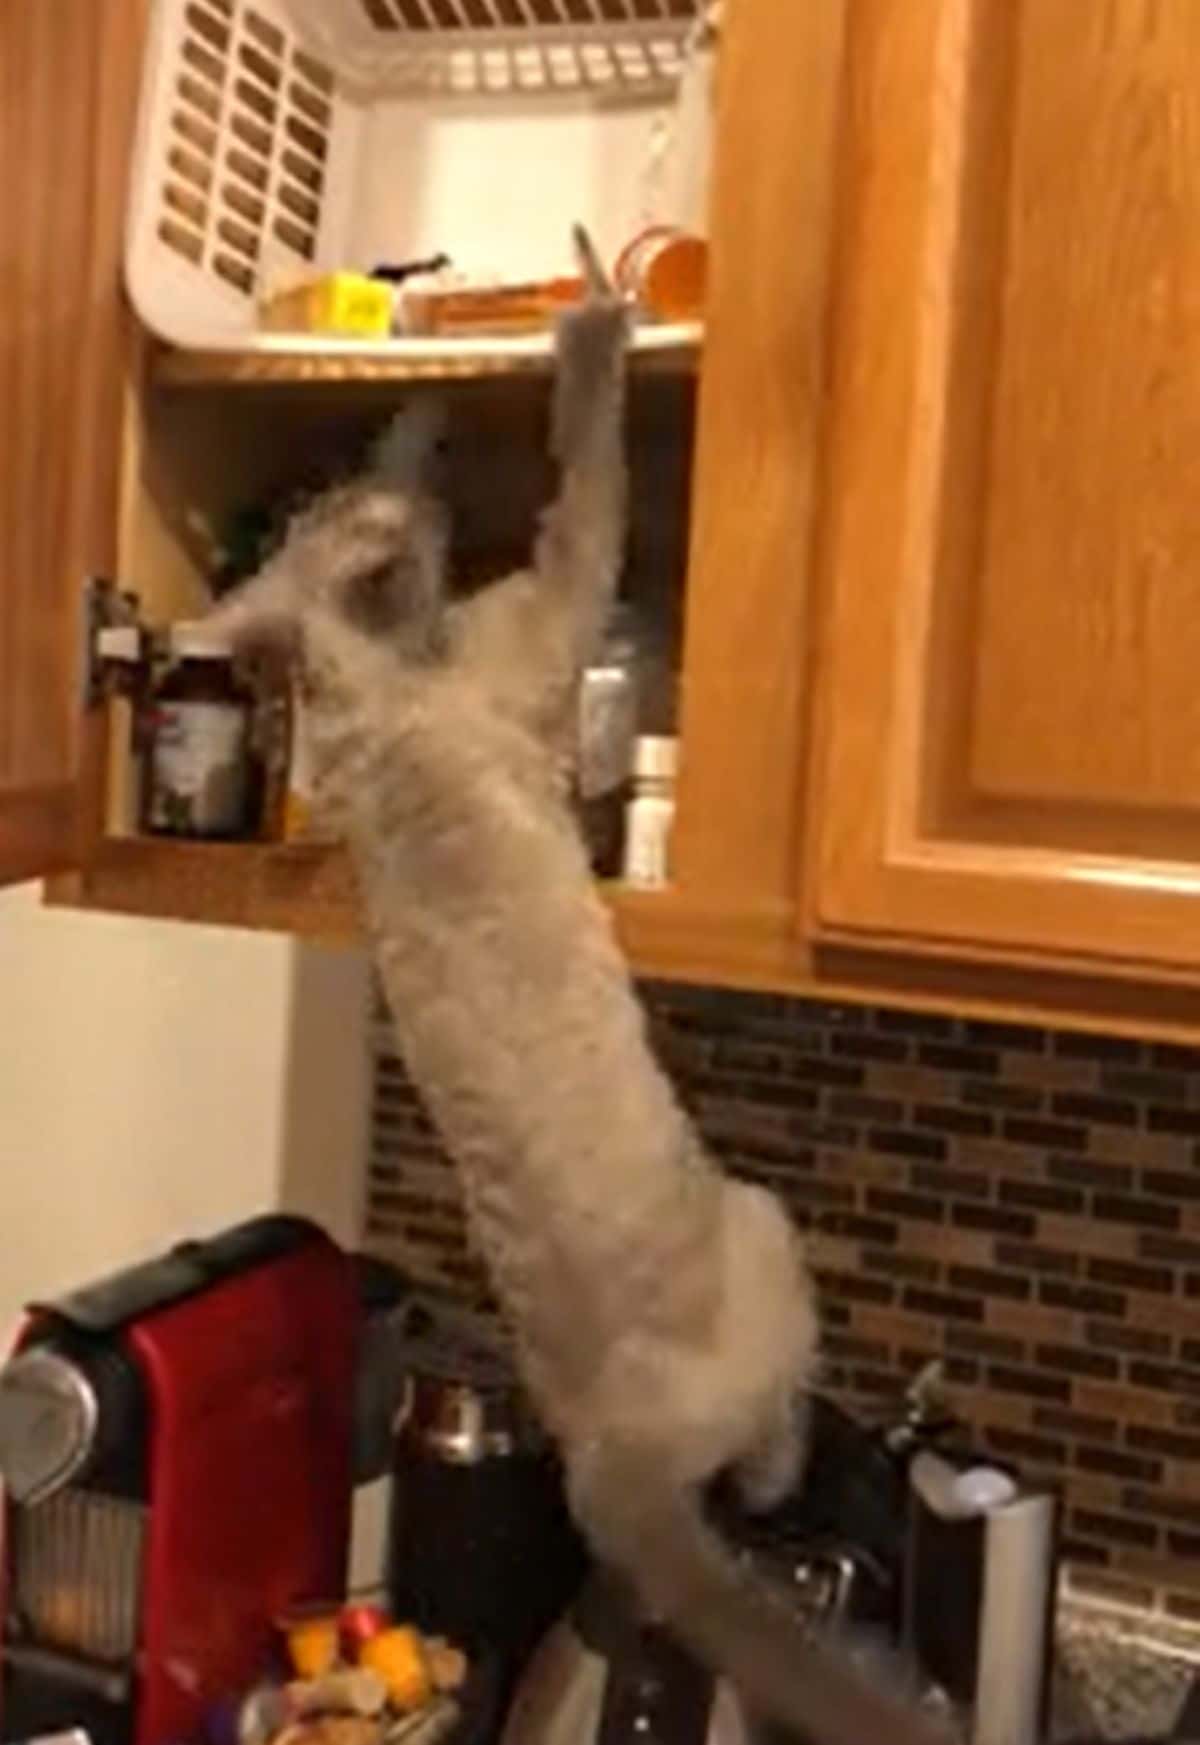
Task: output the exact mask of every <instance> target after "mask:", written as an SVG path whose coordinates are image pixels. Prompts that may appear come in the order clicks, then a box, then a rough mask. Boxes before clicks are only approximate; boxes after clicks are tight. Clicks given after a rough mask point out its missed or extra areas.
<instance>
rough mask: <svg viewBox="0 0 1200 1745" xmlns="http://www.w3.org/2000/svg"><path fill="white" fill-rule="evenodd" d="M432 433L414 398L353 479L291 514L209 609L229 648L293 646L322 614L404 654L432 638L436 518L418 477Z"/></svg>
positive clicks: (436, 609)
mask: <svg viewBox="0 0 1200 1745" xmlns="http://www.w3.org/2000/svg"><path fill="white" fill-rule="evenodd" d="M438 434H439V422H438V414H437V410H436V407H435V406H433V405H432V404H431V403H428V402H418V403H416V404H414V405H413V406H412V407H410V408H408V409H407V410H406V411H404V412H402V413H400V414H399V415H398V416H397V417H396V418H395V419H394V420H393V421H392V423H391V424H390V425H389V426H388V428H387V430H386V431H385V432H384V434H383V436H382V438H381V439H380V441H379V442H378V443H377V444H376V446H375V448H374V450H373V451H372V454H371V456H370V459H369V462H368V465H367V467H366V468H365V469H364V471H363V472H362V473H361V474H360V475H359V476H358V477H357V478H355V479H354V480H352V481H351V482H350V483H349V484H344V485H339V486H337V487H335V488H334V489H331V490H330V491H328V492H326V493H325V494H324V495H323V496H321V497H318V498H317V499H316V501H315V502H314V503H312V504H311V505H310V506H309V507H308V508H306V509H305V510H304V511H303V512H302V513H301V514H299V515H298V516H297V517H296V518H295V520H294V521H293V522H292V524H291V526H290V527H289V529H288V532H287V535H286V537H285V539H284V542H283V544H282V546H281V547H280V549H279V551H278V552H276V553H275V555H274V556H273V557H271V558H270V559H269V560H268V562H267V563H266V564H265V565H264V566H263V568H262V569H261V570H260V571H259V573H258V574H257V575H256V576H254V577H253V578H252V579H251V580H250V581H248V582H246V583H245V584H244V585H243V586H242V587H240V588H239V589H238V590H237V591H236V592H235V593H234V594H231V595H230V596H229V598H228V599H227V600H225V601H223V602H222V604H221V605H220V606H219V607H218V608H217V611H216V613H215V615H214V616H215V621H216V623H217V624H218V625H219V626H220V628H221V629H222V630H223V631H224V632H225V633H226V634H227V635H228V636H229V638H230V639H231V641H232V642H233V643H234V644H235V646H237V647H240V648H254V647H258V648H264V647H273V648H282V649H284V650H286V651H288V652H289V653H296V652H300V651H301V650H302V649H303V648H304V646H305V643H306V640H307V637H306V632H307V631H310V630H311V629H313V628H314V626H316V625H317V624H319V623H322V622H326V623H327V622H329V620H330V619H333V620H335V621H337V622H339V623H340V624H342V625H344V626H348V627H350V628H352V629H354V630H356V631H358V632H360V633H361V634H362V635H363V636H365V637H367V638H370V639H372V640H379V641H386V642H389V643H395V644H396V645H397V646H403V647H404V648H405V649H406V650H409V651H410V652H414V653H416V652H419V651H420V650H421V649H422V648H423V647H426V646H428V647H430V648H432V647H433V646H434V645H435V644H436V641H437V636H438V630H439V626H440V622H441V612H442V584H443V580H444V571H445V562H446V525H445V515H444V511H443V510H442V508H441V506H440V504H439V503H438V502H437V500H436V499H435V498H434V497H433V496H432V495H431V494H430V492H429V490H428V488H427V483H426V478H427V471H428V463H429V458H430V455H431V453H432V449H433V445H434V442H435V440H436V437H437V435H438Z"/></svg>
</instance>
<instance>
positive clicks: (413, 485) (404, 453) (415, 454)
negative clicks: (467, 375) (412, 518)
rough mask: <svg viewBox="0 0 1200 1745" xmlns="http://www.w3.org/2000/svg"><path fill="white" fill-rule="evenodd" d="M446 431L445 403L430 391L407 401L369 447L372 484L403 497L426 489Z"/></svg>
mask: <svg viewBox="0 0 1200 1745" xmlns="http://www.w3.org/2000/svg"><path fill="white" fill-rule="evenodd" d="M445 433H446V406H445V402H444V401H443V400H442V399H440V398H435V397H434V396H433V395H432V394H425V395H421V396H420V397H418V398H416V399H413V400H410V401H409V403H408V405H407V406H405V407H404V408H403V409H402V410H401V411H400V412H397V414H396V416H395V417H394V418H393V419H392V421H391V423H390V424H389V425H388V426H387V428H386V430H384V432H383V434H382V435H381V436H380V437H379V439H378V441H377V442H376V443H375V446H374V448H373V449H372V450H371V455H370V460H369V463H368V470H369V472H370V474H371V478H372V481H373V482H374V483H377V484H380V485H383V486H384V487H385V488H386V489H387V490H390V491H396V492H399V493H401V494H403V495H405V496H415V495H420V494H423V493H425V492H427V491H429V490H430V489H431V488H432V485H433V479H432V470H433V461H434V455H435V453H436V451H437V447H438V444H439V443H440V442H441V441H442V439H443V437H444V436H445Z"/></svg>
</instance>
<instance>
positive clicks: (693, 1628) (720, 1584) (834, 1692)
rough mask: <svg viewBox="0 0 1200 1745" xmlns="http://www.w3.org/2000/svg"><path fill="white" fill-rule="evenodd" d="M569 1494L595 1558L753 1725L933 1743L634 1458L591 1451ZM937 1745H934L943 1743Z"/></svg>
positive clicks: (913, 1717) (893, 1744) (909, 1714)
mask: <svg viewBox="0 0 1200 1745" xmlns="http://www.w3.org/2000/svg"><path fill="white" fill-rule="evenodd" d="M587 1468H588V1470H587V1474H586V1479H585V1481H584V1483H583V1484H582V1486H580V1487H577V1490H576V1507H577V1511H578V1513H579V1515H580V1519H581V1522H582V1524H583V1526H584V1528H585V1530H586V1531H587V1532H588V1535H589V1537H590V1538H591V1539H592V1541H593V1545H594V1548H595V1549H596V1551H597V1552H598V1554H599V1555H600V1556H601V1557H602V1558H604V1559H605V1560H607V1561H609V1562H610V1563H612V1564H614V1565H615V1566H617V1567H618V1568H620V1569H621V1570H622V1572H623V1573H624V1574H625V1575H626V1576H628V1577H629V1578H630V1579H631V1580H632V1582H633V1584H634V1586H635V1587H636V1589H637V1591H638V1593H639V1596H640V1598H641V1600H642V1603H643V1604H644V1605H645V1606H647V1608H648V1609H649V1610H650V1611H651V1612H652V1613H653V1614H654V1615H655V1616H656V1617H658V1618H659V1619H661V1620H662V1621H663V1622H664V1623H666V1624H667V1625H668V1626H669V1627H670V1628H671V1629H672V1631H673V1632H674V1633H675V1635H676V1636H678V1638H679V1640H680V1641H681V1642H682V1643H683V1644H684V1645H685V1647H687V1648H689V1649H690V1650H691V1651H692V1653H693V1654H695V1655H696V1656H697V1658H698V1659H700V1660H701V1661H703V1662H704V1663H705V1664H706V1665H708V1666H710V1667H713V1668H715V1669H716V1670H718V1671H720V1672H723V1673H725V1674H726V1675H727V1676H728V1677H729V1678H730V1679H732V1681H733V1682H734V1684H736V1685H737V1686H738V1688H739V1689H740V1691H741V1692H742V1694H743V1697H744V1698H745V1699H746V1701H747V1704H748V1706H749V1707H750V1708H752V1709H753V1710H755V1711H756V1712H757V1713H758V1714H759V1715H760V1716H761V1717H762V1718H763V1719H765V1720H769V1721H772V1722H774V1723H775V1724H776V1725H778V1726H780V1727H782V1728H784V1729H786V1730H788V1731H790V1732H791V1733H794V1734H796V1735H797V1736H798V1737H800V1738H802V1739H805V1740H808V1741H810V1742H811V1745H873V1742H877V1741H879V1740H885V1739H886V1741H887V1745H934V1742H935V1740H937V1739H939V1737H940V1736H939V1735H937V1734H935V1732H934V1730H933V1728H932V1727H931V1726H930V1725H929V1723H928V1722H927V1721H925V1720H924V1719H922V1717H921V1716H920V1715H918V1714H916V1713H914V1712H913V1710H912V1708H911V1707H909V1706H908V1705H907V1704H905V1703H904V1702H902V1701H901V1700H900V1699H899V1698H898V1697H897V1696H895V1695H894V1694H893V1693H892V1692H890V1691H888V1690H886V1689H884V1688H883V1687H882V1686H881V1685H880V1684H878V1683H876V1682H874V1681H872V1680H870V1679H868V1678H867V1677H866V1676H865V1675H864V1674H863V1673H862V1672H860V1671H859V1670H858V1668H857V1667H856V1666H855V1665H854V1664H853V1663H852V1662H851V1660H850V1659H849V1657H848V1656H847V1655H846V1653H845V1651H844V1650H842V1649H839V1647H838V1645H837V1643H836V1642H834V1641H831V1640H826V1641H821V1640H818V1639H816V1638H815V1637H813V1636H810V1635H809V1634H807V1633H806V1632H804V1631H803V1630H802V1628H801V1626H800V1625H799V1624H798V1622H797V1621H796V1619H795V1618H794V1617H793V1616H792V1615H791V1613H790V1612H789V1611H788V1610H787V1608H786V1606H785V1605H784V1604H783V1603H782V1601H781V1600H778V1599H776V1598H775V1597H774V1595H773V1594H772V1593H771V1592H770V1590H769V1588H768V1587H767V1586H766V1585H765V1583H764V1582H763V1581H762V1579H761V1578H760V1577H758V1576H756V1575H755V1574H753V1573H752V1572H751V1571H750V1570H748V1569H745V1568H743V1567H742V1566H740V1565H739V1564H738V1563H737V1562H736V1561H735V1560H734V1559H733V1557H731V1556H730V1554H729V1553H728V1552H727V1551H726V1549H725V1547H724V1545H723V1544H722V1543H721V1541H720V1540H719V1539H718V1537H717V1535H716V1534H715V1533H714V1532H712V1531H711V1529H710V1528H709V1527H708V1526H707V1524H706V1523H705V1521H704V1520H703V1517H702V1516H701V1514H700V1510H699V1507H698V1504H697V1501H696V1499H695V1498H694V1496H692V1495H691V1493H690V1492H681V1491H664V1490H663V1488H662V1477H661V1473H658V1474H655V1473H653V1472H650V1471H648V1470H647V1467H646V1463H645V1462H644V1461H643V1460H641V1459H638V1458H636V1457H628V1456H626V1457H621V1456H619V1455H618V1456H617V1457H616V1458H605V1457H604V1456H603V1455H600V1454H598V1453H597V1452H596V1451H593V1454H592V1458H591V1459H590V1460H589V1461H588V1463H587ZM943 1745H944V1742H943Z"/></svg>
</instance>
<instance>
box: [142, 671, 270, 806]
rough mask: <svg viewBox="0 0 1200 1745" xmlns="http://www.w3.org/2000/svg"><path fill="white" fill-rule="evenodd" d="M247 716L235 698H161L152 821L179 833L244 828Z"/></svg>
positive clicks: (247, 739)
mask: <svg viewBox="0 0 1200 1745" xmlns="http://www.w3.org/2000/svg"><path fill="white" fill-rule="evenodd" d="M248 750H249V718H248V714H247V711H246V710H245V709H244V708H242V707H241V706H240V705H238V704H237V703H186V702H185V703H160V704H159V705H158V707H157V710H156V722H155V732H154V750H153V755H152V760H151V783H150V825H151V828H152V829H155V830H165V831H170V832H171V833H172V834H175V835H179V836H234V835H237V834H239V833H240V832H241V831H243V830H244V829H245V827H246V805H247V796H248V789H249V773H250V772H249V758H248Z"/></svg>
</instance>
